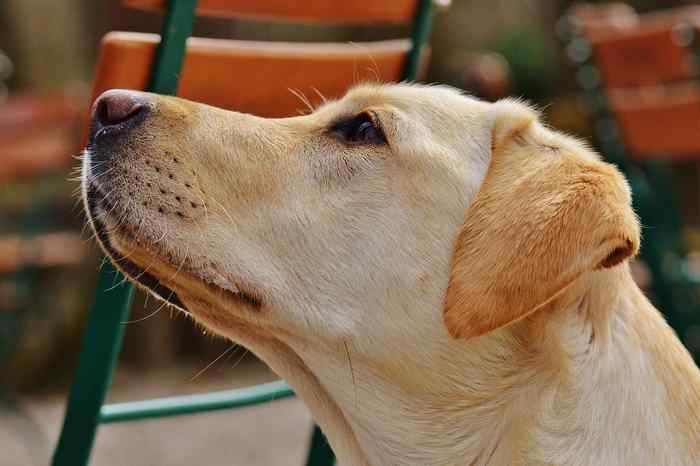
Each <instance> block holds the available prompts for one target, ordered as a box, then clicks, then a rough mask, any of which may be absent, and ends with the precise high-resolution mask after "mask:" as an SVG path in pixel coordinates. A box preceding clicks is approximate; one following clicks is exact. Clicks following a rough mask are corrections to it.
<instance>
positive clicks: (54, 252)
mask: <svg viewBox="0 0 700 466" xmlns="http://www.w3.org/2000/svg"><path fill="white" fill-rule="evenodd" d="M85 253H86V245H85V242H84V241H83V240H81V239H80V235H79V234H77V233H73V232H53V233H45V234H42V235H38V236H33V237H20V236H5V237H0V274H6V273H11V272H15V271H17V270H22V269H24V268H27V267H42V268H44V267H59V266H68V265H76V264H79V263H80V262H81V260H82V259H83V258H84V256H85Z"/></svg>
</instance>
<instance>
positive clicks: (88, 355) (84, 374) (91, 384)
mask: <svg viewBox="0 0 700 466" xmlns="http://www.w3.org/2000/svg"><path fill="white" fill-rule="evenodd" d="M196 3H197V0H170V1H169V4H168V8H167V10H166V13H165V17H164V23H163V28H162V33H161V42H160V44H159V46H158V48H157V50H156V56H155V60H154V63H153V68H152V70H151V79H150V82H149V85H148V87H147V89H148V90H149V91H150V92H156V93H159V94H166V95H174V94H175V92H176V90H177V85H178V78H179V72H180V69H181V67H182V63H183V60H184V55H185V43H186V40H187V38H188V37H189V36H190V35H191V33H192V23H193V21H194V18H195V7H196ZM431 24H432V0H420V1H419V2H418V7H417V10H416V17H415V21H414V26H413V32H412V36H411V39H412V48H411V50H410V52H409V54H408V56H407V59H406V65H405V71H404V79H405V80H409V81H411V80H415V79H416V78H417V73H418V71H419V64H420V57H421V52H422V50H423V48H424V46H425V45H426V43H427V42H428V38H429V36H430V28H431ZM115 283H120V284H119V285H117V286H115ZM132 298H133V285H131V284H130V283H128V282H125V281H124V277H123V276H122V275H121V274H120V273H119V272H118V271H117V270H116V269H115V268H114V266H113V265H112V264H111V263H109V262H107V263H106V264H105V265H104V266H103V267H102V269H101V271H100V277H99V282H98V286H97V293H96V296H95V300H94V303H93V305H92V308H91V311H90V315H89V319H88V323H87V329H86V331H85V333H84V335H83V339H82V351H81V353H80V356H79V360H78V367H77V369H76V372H75V376H74V381H73V385H72V387H71V390H70V394H69V398H68V406H67V410H66V415H65V418H64V422H63V428H62V430H61V435H60V438H59V441H58V445H57V447H56V450H55V451H54V456H53V460H52V463H51V464H52V465H53V466H80V465H87V464H88V462H89V459H90V453H91V450H92V445H93V443H94V438H95V434H96V431H97V427H98V425H99V424H106V423H112V422H123V421H133V420H139V419H149V418H162V417H167V416H179V415H184V414H192V413H199V412H204V411H213V410H221V409H229V408H237V407H243V406H251V405H255V404H259V403H264V402H267V401H272V400H278V399H282V398H287V397H290V396H293V395H294V392H293V391H292V390H291V389H290V388H289V386H288V385H287V384H286V383H284V382H281V381H280V382H272V383H268V384H263V385H257V386H253V387H249V388H244V389H237V390H226V391H220V392H212V393H206V394H201V395H191V396H182V397H169V398H160V399H154V400H145V401H134V402H127V403H119V404H111V405H104V400H105V396H106V394H107V391H108V390H109V387H110V384H111V378H112V372H113V369H114V367H115V365H116V362H117V357H118V355H119V351H120V349H121V342H122V336H123V333H124V322H126V321H127V320H128V315H129V308H130V306H131V301H132ZM334 462H335V458H334V455H333V452H332V451H331V449H330V447H329V445H328V443H327V442H326V440H325V437H324V435H323V433H322V432H321V430H320V429H319V428H318V427H315V428H314V432H313V435H312V438H311V446H310V450H309V454H308V457H307V463H306V464H307V465H308V466H330V465H332V464H334Z"/></svg>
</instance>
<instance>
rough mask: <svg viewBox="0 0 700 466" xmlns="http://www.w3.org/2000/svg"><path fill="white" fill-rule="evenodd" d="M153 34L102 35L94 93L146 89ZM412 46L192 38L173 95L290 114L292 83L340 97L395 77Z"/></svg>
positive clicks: (294, 111) (314, 96)
mask: <svg viewBox="0 0 700 466" xmlns="http://www.w3.org/2000/svg"><path fill="white" fill-rule="evenodd" d="M158 41H159V36H158V35H155V34H141V33H132V32H111V33H109V34H107V35H106V36H105V38H104V39H103V43H102V51H101V54H100V59H99V64H98V69H97V76H96V79H95V89H94V96H97V95H99V94H100V93H102V92H103V91H105V90H107V89H111V88H123V89H135V90H143V89H144V88H145V86H146V82H147V80H148V73H149V69H150V64H151V61H152V60H153V55H154V51H155V46H156V44H157V43H158ZM409 49H410V41H408V40H391V41H382V42H371V43H356V44H309V43H279V42H247V41H231V40H221V39H203V38H191V39H189V41H188V45H187V56H186V58H185V63H184V65H183V70H182V77H181V79H180V85H179V88H178V93H177V95H179V96H181V97H184V98H187V99H190V100H194V101H197V102H202V103H206V104H209V105H214V106H217V107H222V108H226V109H232V110H236V111H240V112H245V113H252V114H255V115H260V116H266V117H284V116H293V115H298V114H299V113H300V112H303V111H304V109H305V106H304V104H303V103H302V102H301V101H300V99H299V98H298V97H297V96H295V95H294V94H293V93H292V92H291V91H290V89H294V90H297V91H301V92H303V93H304V94H306V95H307V96H308V97H309V99H310V100H311V101H312V102H315V103H317V102H319V101H320V100H321V99H320V97H319V96H318V94H319V93H320V94H322V95H323V96H325V97H327V98H335V97H339V96H342V95H343V94H344V93H345V91H346V90H347V89H348V87H350V86H351V85H353V84H354V83H357V82H360V81H363V80H364V81H366V80H375V81H376V80H379V81H397V80H399V79H400V77H401V74H402V71H403V67H404V62H405V58H406V53H407V52H408V50H409ZM317 91H318V92H317Z"/></svg>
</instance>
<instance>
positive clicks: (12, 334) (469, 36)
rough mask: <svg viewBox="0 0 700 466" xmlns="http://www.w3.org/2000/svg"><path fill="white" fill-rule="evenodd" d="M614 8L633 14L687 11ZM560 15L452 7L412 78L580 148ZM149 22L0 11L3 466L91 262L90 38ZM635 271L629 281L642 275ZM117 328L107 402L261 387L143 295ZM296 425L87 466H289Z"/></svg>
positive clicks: (181, 430)
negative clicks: (524, 104)
mask: <svg viewBox="0 0 700 466" xmlns="http://www.w3.org/2000/svg"><path fill="white" fill-rule="evenodd" d="M625 3H626V4H627V5H629V6H631V7H633V8H634V9H635V10H636V11H637V12H639V13H644V12H649V11H654V10H658V9H668V8H672V7H679V6H682V5H690V4H691V3H692V2H682V1H673V0H657V1H651V0H649V1H643V0H640V1H632V2H625ZM571 6H572V2H569V1H563V0H537V1H535V0H489V1H488V2H485V1H481V0H479V1H477V0H453V1H452V5H451V7H450V8H449V10H447V11H444V10H443V11H439V12H438V13H437V15H436V18H435V24H434V30H433V31H434V32H433V36H432V41H431V42H432V57H431V62H430V66H429V70H428V77H427V81H431V82H433V81H435V82H443V83H447V84H451V85H453V86H456V87H460V88H463V89H466V90H467V91H469V92H471V93H474V94H477V95H479V96H481V97H483V98H486V99H490V100H494V99H497V98H499V97H502V96H504V95H515V96H522V97H524V98H525V99H527V100H529V101H531V102H533V103H535V104H537V105H538V106H539V107H540V108H541V109H543V111H544V113H545V114H546V119H547V121H548V122H549V123H550V124H551V125H552V126H555V127H557V128H559V129H562V130H564V131H566V132H569V133H572V134H575V135H577V136H580V137H583V138H586V139H592V138H593V129H594V120H593V118H592V115H591V114H590V112H589V110H588V107H587V105H586V102H585V100H584V98H583V97H582V92H581V90H580V87H579V82H578V81H577V75H576V66H575V65H572V63H571V61H570V58H571V57H570V56H567V48H566V45H567V40H568V39H566V38H565V37H564V35H563V23H562V22H561V18H562V17H563V16H564V15H565V14H566V12H567V11H568V10H569V8H570V7H571ZM161 19H162V18H161V16H160V15H159V14H154V13H145V12H139V11H132V10H126V9H123V8H121V7H120V6H119V2H118V1H117V0H61V1H55V0H4V1H3V2H0V445H2V446H3V448H2V449H3V453H2V459H0V463H2V464H3V465H5V464H7V465H33V464H37V465H38V464H47V461H48V458H49V456H50V452H51V450H52V448H53V447H54V443H55V440H56V438H57V435H58V429H59V428H60V422H61V419H62V412H63V409H64V403H65V397H66V393H67V389H68V386H69V384H70V381H71V376H72V370H73V368H74V364H75V362H76V358H77V351H78V349H79V339H80V335H81V331H82V329H83V325H84V323H85V316H86V313H87V311H88V308H89V305H90V303H91V300H92V296H93V288H94V285H95V281H96V277H97V271H98V269H99V266H100V261H101V255H100V254H99V252H98V251H97V248H96V246H95V244H94V242H93V241H91V240H90V236H91V235H90V233H89V232H88V231H86V230H84V229H83V223H84V216H83V214H82V212H81V207H80V204H79V203H78V202H77V196H76V189H78V186H79V184H78V182H77V181H75V180H72V177H74V176H75V175H74V174H73V175H72V174H71V173H72V172H73V171H74V169H75V167H77V166H78V164H79V162H78V161H77V160H76V159H74V158H72V156H75V155H77V154H79V152H80V141H81V131H82V130H83V125H84V121H85V114H86V111H87V108H88V106H89V101H88V100H89V98H90V91H91V83H92V79H93V68H94V66H95V64H96V60H97V54H98V50H99V43H100V38H101V37H102V36H103V35H104V34H105V33H106V32H107V31H110V30H126V31H142V32H158V31H159V28H160V23H161ZM193 35H195V36H205V37H221V38H240V39H253V40H291V41H298V40H301V41H348V40H352V41H356V42H361V41H363V40H374V39H384V38H391V37H404V36H405V35H406V34H405V29H402V28H396V27H381V28H380V27H371V28H367V27H347V26H343V27H336V26H333V27H325V26H324V27H320V26H299V25H296V24H295V25H289V24H279V23H277V24H273V23H261V22H253V21H240V20H217V19H204V18H200V19H198V20H197V22H196V24H195V28H194V34H193ZM673 165H674V166H673V167H672V169H673V171H674V182H675V186H674V189H676V190H677V199H681V202H680V203H679V205H678V208H679V209H681V212H682V214H683V221H684V228H685V230H684V231H685V234H686V235H687V236H688V237H689V238H690V240H691V243H692V242H693V241H692V238H694V237H697V236H698V235H694V233H693V232H694V231H695V228H696V227H697V225H698V221H699V218H698V209H697V207H698V199H700V196H698V184H697V175H698V170H697V167H696V165H695V164H693V163H692V162H677V163H674V164H673ZM81 231H82V233H81ZM36 232H42V233H41V234H40V235H38V236H37V235H35V234H34V233H36ZM691 246H692V244H691ZM695 246H700V245H697V244H696V245H695ZM697 249H700V247H698V248H697ZM637 273H638V275H639V277H640V280H641V281H642V282H643V281H644V280H645V278H644V275H645V271H644V269H643V268H640V269H639V270H638V271H637ZM131 319H132V323H129V324H127V326H126V337H125V341H124V349H123V351H122V353H121V358H122V361H121V362H120V364H119V366H118V369H117V373H116V375H115V381H114V388H113V390H112V391H111V392H110V395H109V399H110V400H112V401H114V400H127V399H135V398H147V397H154V396H163V395H170V394H183V393H195V392H202V391H206V390H211V389H225V388H231V387H235V386H243V385H249V384H252V383H258V382H262V381H267V380H271V379H273V378H274V375H273V374H271V373H270V372H269V371H268V370H267V369H266V368H265V367H264V366H262V365H261V364H260V363H259V362H257V361H256V360H255V359H254V358H253V357H251V356H250V355H248V354H246V352H245V350H243V349H242V348H236V349H233V350H232V349H231V347H230V345H229V344H227V343H226V342H223V341H219V340H216V339H215V338H212V337H211V336H210V335H205V334H203V333H202V332H201V330H199V329H197V328H195V327H194V326H193V325H192V324H191V323H190V322H189V321H187V320H186V319H184V318H181V317H179V316H177V315H173V314H172V313H171V312H170V311H169V310H158V304H157V303H154V302H152V301H151V302H148V301H147V300H146V299H145V298H144V297H143V296H138V297H137V299H136V301H135V305H134V307H133V310H132V316H131ZM699 335H700V334H699ZM222 354H223V356H222V357H220V356H221V355H222ZM310 426H311V421H310V417H309V415H308V413H307V412H306V409H305V408H304V407H303V405H301V403H300V402H299V401H298V400H287V401H283V402H278V403H277V404H275V405H272V406H271V405H267V406H264V407H257V408H250V409H245V410H241V411H235V412H221V413H217V414H204V415H198V416H193V417H191V418H183V419H179V418H176V419H175V420H162V421H148V422H140V423H135V424H128V425H127V424H125V425H114V426H112V425H109V426H104V427H102V428H101V429H100V431H99V435H98V441H97V444H96V447H95V450H94V452H95V453H94V456H93V457H94V464H100V465H117V464H133V465H141V464H144V465H151V464H153V465H156V464H169V465H180V464H181V465H185V464H208V465H218V464H221V465H223V464H229V465H231V464H234V465H236V464H241V465H256V464H260V465H268V464H295V463H296V462H299V461H301V458H302V457H303V455H304V451H305V450H306V444H307V441H308V436H309V434H310ZM182 439H186V441H184V442H183V440H182ZM8 455H9V456H8ZM8 458H9V459H8ZM295 458H298V459H295ZM8 461H9V462H8ZM299 464H300V463H299Z"/></svg>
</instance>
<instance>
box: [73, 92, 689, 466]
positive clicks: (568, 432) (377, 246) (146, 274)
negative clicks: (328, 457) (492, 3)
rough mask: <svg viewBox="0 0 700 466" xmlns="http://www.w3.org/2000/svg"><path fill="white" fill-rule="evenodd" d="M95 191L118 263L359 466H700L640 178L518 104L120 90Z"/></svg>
mask: <svg viewBox="0 0 700 466" xmlns="http://www.w3.org/2000/svg"><path fill="white" fill-rule="evenodd" d="M82 179H83V194H84V199H85V206H86V210H87V212H88V215H89V218H90V222H91V224H92V226H93V228H94V229H95V231H96V233H97V237H98V238H99V241H100V243H101V245H102V247H103V248H104V250H105V251H106V252H107V254H108V255H109V256H110V257H111V258H112V260H113V261H114V262H115V263H116V265H117V266H118V267H119V268H121V270H122V271H123V272H124V273H125V274H126V275H128V276H129V277H130V278H131V279H133V280H134V281H135V282H137V283H138V284H140V285H141V286H143V287H144V288H146V289H147V290H148V291H150V292H151V293H153V294H154V295H156V296H158V297H160V298H161V299H163V300H165V301H167V302H169V303H170V304H172V305H173V306H176V307H177V308H179V309H181V310H182V311H184V312H188V313H190V314H191V315H192V317H193V318H194V319H195V320H196V321H198V322H199V323H201V324H202V325H203V326H205V327H206V328H208V329H211V330H212V331H213V332H216V333H217V334H220V335H223V336H225V337H227V338H230V339H231V340H233V341H235V342H238V343H240V344H243V345H245V346H247V347H248V348H250V349H251V350H252V351H253V352H254V353H256V354H257V355H258V356H259V357H260V358H262V359H263V360H264V361H266V362H267V363H268V364H269V365H270V366H271V367H272V368H273V369H274V370H275V371H276V372H277V373H279V374H280V375H281V376H282V377H284V378H285V379H286V380H287V381H288V382H289V383H290V384H291V386H292V387H293V388H294V390H295V391H296V392H297V394H298V395H299V396H300V397H301V398H302V399H303V400H304V401H305V402H306V403H307V404H308V406H309V408H310V409H311V411H312V413H313V416H314V418H315V420H316V421H317V422H318V423H319V425H320V426H321V427H322V428H323V431H324V432H325V434H326V435H327V436H328V439H329V441H330V444H331V445H332V447H333V450H334V451H335V453H336V455H337V456H338V459H339V462H340V464H342V465H346V466H356V465H373V466H380V465H381V466H384V465H389V466H405V465H420V466H425V465H434V466H446V465H504V466H505V465H581V466H593V465H596V466H597V465H606V466H614V465H617V466H623V465H624V466H631V465H634V466H642V465H644V466H646V465H678V466H681V465H685V466H690V465H699V464H700V372H699V371H698V369H697V367H696V366H695V365H694V363H693V361H692V359H691V357H690V356H689V354H688V353H687V352H686V350H685V349H684V348H683V346H682V345H681V343H680V342H679V341H678V339H677V338H676V336H675V335H674V333H673V331H672V330H671V329H670V328H669V327H668V326H667V325H666V323H665V322H664V319H663V318H662V316H661V315H660V314H659V312H658V311H657V310H656V309H654V307H652V305H651V304H650V303H649V301H647V299H646V298H645V297H644V295H643V294H642V292H641V291H640V290H639V289H638V287H637V286H636V285H635V283H634V282H633V280H632V278H631V276H630V272H629V267H628V264H627V259H628V258H630V257H632V256H634V255H635V254H636V252H637V250H638V248H639V236H640V232H639V224H638V221H637V219H636V217H635V214H634V213H633V211H632V209H631V207H630V192H629V188H628V186H627V183H626V181H625V179H624V178H623V177H622V176H621V175H620V173H619V172H618V171H617V170H616V169H615V168H614V167H613V166H611V165H608V164H606V163H604V162H602V161H601V160H600V158H599V157H598V156H597V155H596V154H594V153H593V152H591V151H590V150H589V149H587V148H586V147H585V146H584V145H582V144H581V143H580V142H578V141H575V140H573V139H572V138H569V137H566V136H563V135H561V134H558V133H556V132H554V131H552V130H550V129H548V128H547V127H546V126H544V125H543V124H542V123H541V122H539V121H538V116H537V115H536V113H535V112H534V111H533V110H531V109H530V108H528V107H526V106H524V105H522V104H520V103H518V102H515V101H511V100H505V101H501V102H497V103H495V104H491V103H485V102H481V101H478V100H475V99H473V98H470V97H467V96H464V95H462V94H460V93H459V92H456V91H455V90H452V89H449V88H446V87H440V86H430V87H429V86H419V85H362V86H359V87H357V88H355V89H353V90H351V91H350V92H349V93H348V94H347V95H346V96H345V97H344V98H342V99H340V100H338V101H334V102H328V103H325V104H324V105H322V106H321V107H320V108H318V109H317V110H316V111H315V112H313V113H312V114H310V115H307V116H300V117H295V118H286V119H264V118H258V117H254V116H251V115H244V114H240V113H234V112H228V111H223V110H219V109H216V108H211V107H208V106H205V105H200V104H195V103H192V102H187V101H184V100H180V99H176V98H171V97H161V96H156V95H151V94H146V93H139V92H130V91H122V90H113V91H109V92H107V93H105V94H103V95H102V96H101V97H100V98H99V99H98V101H97V103H96V104H95V108H94V119H93V129H92V134H91V140H90V144H89V147H88V149H87V150H86V153H85V158H84V162H83V177H82Z"/></svg>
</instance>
